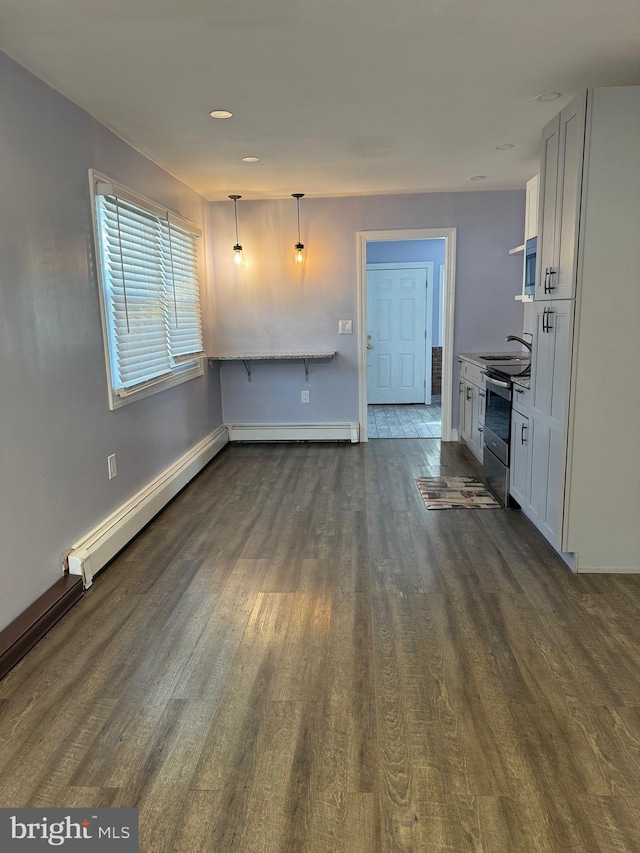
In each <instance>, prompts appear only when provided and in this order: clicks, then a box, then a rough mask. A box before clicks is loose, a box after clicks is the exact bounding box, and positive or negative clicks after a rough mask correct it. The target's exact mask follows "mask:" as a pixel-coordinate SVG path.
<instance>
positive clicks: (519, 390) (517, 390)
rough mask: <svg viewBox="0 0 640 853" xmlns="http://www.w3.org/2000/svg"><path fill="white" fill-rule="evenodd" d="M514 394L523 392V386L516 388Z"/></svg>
mask: <svg viewBox="0 0 640 853" xmlns="http://www.w3.org/2000/svg"><path fill="white" fill-rule="evenodd" d="M516 394H524V388H516Z"/></svg>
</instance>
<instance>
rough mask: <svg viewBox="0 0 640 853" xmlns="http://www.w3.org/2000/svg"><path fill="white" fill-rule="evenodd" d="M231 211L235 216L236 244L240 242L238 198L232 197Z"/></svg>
mask: <svg viewBox="0 0 640 853" xmlns="http://www.w3.org/2000/svg"><path fill="white" fill-rule="evenodd" d="M233 212H234V214H235V218H236V244H237V243H239V242H240V240H239V239H238V199H237V198H234V200H233Z"/></svg>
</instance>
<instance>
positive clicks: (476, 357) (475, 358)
mask: <svg viewBox="0 0 640 853" xmlns="http://www.w3.org/2000/svg"><path fill="white" fill-rule="evenodd" d="M501 355H503V356H505V360H504V361H500V360H499V359H498V358H497V356H501ZM513 355H519V353H517V352H514V351H513V350H510V351H509V352H459V353H458V354H457V356H456V357H457V358H463V359H464V360H465V361H470V362H471V363H472V364H477V365H478V367H490V366H491V365H492V364H494V365H496V366H497V365H499V364H513V359H510V358H509V356H513ZM487 357H490V358H491V361H490V362H488V361H482V359H483V358H487ZM527 360H528V359H526V358H525V359H523V363H524V362H525V361H527Z"/></svg>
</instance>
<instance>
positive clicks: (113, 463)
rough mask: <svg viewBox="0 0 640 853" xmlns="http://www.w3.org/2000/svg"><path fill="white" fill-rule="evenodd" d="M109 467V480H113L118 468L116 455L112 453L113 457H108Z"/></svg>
mask: <svg viewBox="0 0 640 853" xmlns="http://www.w3.org/2000/svg"><path fill="white" fill-rule="evenodd" d="M107 465H108V467H109V479H110V480H113V478H114V477H115V476H116V475H117V473H118V468H117V467H116V454H115V453H112V454H111V456H107Z"/></svg>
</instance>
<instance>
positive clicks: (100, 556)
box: [69, 426, 229, 589]
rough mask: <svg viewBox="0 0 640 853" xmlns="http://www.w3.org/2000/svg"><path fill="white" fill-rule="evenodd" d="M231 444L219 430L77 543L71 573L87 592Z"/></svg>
mask: <svg viewBox="0 0 640 853" xmlns="http://www.w3.org/2000/svg"><path fill="white" fill-rule="evenodd" d="M228 441H229V434H228V430H227V428H226V426H221V427H218V429H217V430H215V432H212V433H211V435H209V436H207V438H205V439H203V440H202V441H201V442H200V443H199V444H197V445H196V446H195V447H193V448H192V449H191V450H189V451H188V452H187V453H185V454H184V456H181V457H180V459H178V460H177V461H176V462H174V464H173V465H171V466H169V468H167V469H166V470H164V471H163V472H162V473H161V474H160V475H159V476H157V477H156V478H155V479H154V480H152V481H151V482H150V483H149V484H148V485H147V486H145V488H144V489H141V491H139V492H138V493H137V494H136V495H134V496H133V497H132V498H130V499H129V500H128V501H126V503H124V504H122V506H120V507H119V508H118V509H117V510H116V511H115V512H113V513H112V514H111V515H110V516H108V517H107V518H105V519H104V520H103V521H102V522H101V523H100V524H99V525H98V526H97V527H95V528H94V529H93V530H92V531H91V532H90V533H87V535H86V536H84V537H83V538H82V539H80V540H79V541H78V542H76V543H75V545H73V547H72V549H71V551H70V553H69V573H70V574H72V575H82V579H83V583H84V586H85V589H86V588H87V587H90V586H91V584H92V582H93V577H94V575H95V574H96V573H97V572H98V571H99V570H100V569H101V568H103V566H105V565H106V564H107V563H108V562H109V560H111V559H112V558H113V557H115V555H116V554H117V553H118V551H120V550H122V548H124V546H125V545H126V544H127V543H128V542H130V541H131V539H133V537H134V536H135V535H136V533H139V532H140V531H141V530H142V528H143V527H144V526H145V524H148V523H149V522H150V521H151V519H152V518H153V517H154V516H155V515H157V514H158V513H159V512H160V510H161V509H162V508H163V507H164V506H166V504H167V503H169V501H170V500H171V499H172V498H173V497H175V496H176V495H177V494H178V492H179V491H181V489H183V488H184V487H185V486H186V485H187V483H188V482H189V481H190V480H192V479H193V478H194V477H195V476H196V474H198V473H199V472H200V471H201V470H202V469H203V468H204V466H205V465H206V464H207V463H208V462H210V461H211V460H212V459H213V457H214V456H215V455H216V454H217V453H219V452H220V451H221V450H222V448H223V447H224V446H225V444H227V443H228Z"/></svg>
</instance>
